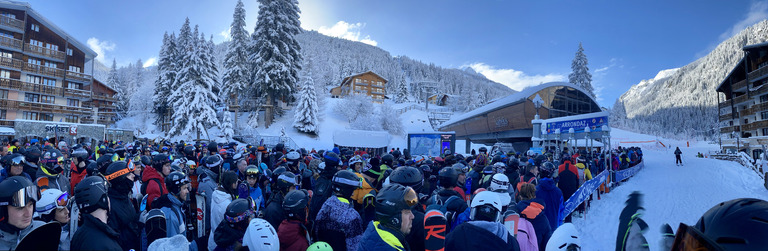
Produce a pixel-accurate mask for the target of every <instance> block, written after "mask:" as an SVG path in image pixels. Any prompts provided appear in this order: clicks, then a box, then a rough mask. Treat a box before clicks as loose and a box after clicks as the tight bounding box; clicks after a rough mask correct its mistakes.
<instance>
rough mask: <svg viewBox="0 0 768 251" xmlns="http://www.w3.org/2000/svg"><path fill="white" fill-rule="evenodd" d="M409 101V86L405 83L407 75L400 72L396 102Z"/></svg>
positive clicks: (396, 88)
mask: <svg viewBox="0 0 768 251" xmlns="http://www.w3.org/2000/svg"><path fill="white" fill-rule="evenodd" d="M406 101H408V86H407V85H406V84H405V75H403V74H400V78H398V80H397V85H396V86H395V103H398V104H399V103H403V102H406Z"/></svg>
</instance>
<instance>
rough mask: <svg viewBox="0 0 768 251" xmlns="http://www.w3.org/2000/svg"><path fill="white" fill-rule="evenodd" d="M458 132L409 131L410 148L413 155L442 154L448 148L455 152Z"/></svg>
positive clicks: (434, 155) (433, 155)
mask: <svg viewBox="0 0 768 251" xmlns="http://www.w3.org/2000/svg"><path fill="white" fill-rule="evenodd" d="M455 148H456V133H454V132H435V133H409V134H408V150H409V151H410V152H411V155H425V156H431V157H437V156H442V155H443V154H444V153H445V151H446V150H448V151H450V152H451V153H455V152H456V150H455Z"/></svg>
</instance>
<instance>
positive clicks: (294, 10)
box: [249, 0, 302, 124]
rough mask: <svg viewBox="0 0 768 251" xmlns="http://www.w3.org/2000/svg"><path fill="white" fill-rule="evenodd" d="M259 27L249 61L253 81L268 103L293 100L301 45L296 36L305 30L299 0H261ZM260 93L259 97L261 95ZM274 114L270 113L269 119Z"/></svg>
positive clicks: (257, 23)
mask: <svg viewBox="0 0 768 251" xmlns="http://www.w3.org/2000/svg"><path fill="white" fill-rule="evenodd" d="M258 2H259V15H258V21H257V22H256V28H255V30H254V32H253V34H251V45H250V46H249V47H250V48H249V51H250V52H251V53H252V54H251V55H249V61H250V62H252V64H251V74H252V77H251V79H252V81H253V83H254V85H255V87H256V89H257V94H256V95H258V96H264V95H266V96H267V103H270V105H273V106H274V105H275V104H277V100H278V99H281V100H283V101H286V102H291V99H292V95H293V94H294V92H295V91H296V84H297V83H298V82H299V78H298V71H299V70H300V69H301V59H302V58H301V46H300V45H299V42H298V41H297V40H296V38H295V36H296V35H297V34H299V33H300V32H301V27H300V24H301V23H300V22H299V6H298V1H296V0H259V1H258ZM258 96H257V97H258ZM272 116H273V115H272V114H270V113H269V112H268V113H267V118H266V119H267V121H268V122H267V123H268V124H269V123H271V121H272V119H273V117H272Z"/></svg>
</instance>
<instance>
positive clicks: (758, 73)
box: [747, 65, 768, 81]
mask: <svg viewBox="0 0 768 251" xmlns="http://www.w3.org/2000/svg"><path fill="white" fill-rule="evenodd" d="M766 74H768V65H766V66H763V67H760V68H758V69H757V70H754V71H752V72H750V73H749V74H748V75H747V76H748V77H749V79H750V80H753V81H754V80H755V79H757V78H759V77H762V76H765V75H766Z"/></svg>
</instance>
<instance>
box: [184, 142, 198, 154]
mask: <svg viewBox="0 0 768 251" xmlns="http://www.w3.org/2000/svg"><path fill="white" fill-rule="evenodd" d="M195 150H197V149H196V148H195V146H192V145H189V146H185V147H184V156H187V157H190V156H195Z"/></svg>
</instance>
